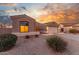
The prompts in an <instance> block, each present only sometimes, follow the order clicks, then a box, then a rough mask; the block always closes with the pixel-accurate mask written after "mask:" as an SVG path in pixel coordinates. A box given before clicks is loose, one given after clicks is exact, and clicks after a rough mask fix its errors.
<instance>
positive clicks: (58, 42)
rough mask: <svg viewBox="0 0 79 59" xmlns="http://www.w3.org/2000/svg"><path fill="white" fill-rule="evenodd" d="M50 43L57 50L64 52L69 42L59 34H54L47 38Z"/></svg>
mask: <svg viewBox="0 0 79 59" xmlns="http://www.w3.org/2000/svg"><path fill="white" fill-rule="evenodd" d="M47 43H48V45H49V46H50V47H51V48H53V49H54V50H55V51H57V52H64V51H65V50H66V46H67V42H65V41H63V40H62V39H61V38H60V37H58V36H55V35H54V36H52V37H49V38H48V39H47Z"/></svg>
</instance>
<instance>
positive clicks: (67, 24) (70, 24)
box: [60, 23, 77, 27]
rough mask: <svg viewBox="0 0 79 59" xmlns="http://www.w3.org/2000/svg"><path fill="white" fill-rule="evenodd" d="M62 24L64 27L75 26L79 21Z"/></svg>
mask: <svg viewBox="0 0 79 59" xmlns="http://www.w3.org/2000/svg"><path fill="white" fill-rule="evenodd" d="M60 24H62V25H64V27H68V26H73V25H75V24H77V23H60Z"/></svg>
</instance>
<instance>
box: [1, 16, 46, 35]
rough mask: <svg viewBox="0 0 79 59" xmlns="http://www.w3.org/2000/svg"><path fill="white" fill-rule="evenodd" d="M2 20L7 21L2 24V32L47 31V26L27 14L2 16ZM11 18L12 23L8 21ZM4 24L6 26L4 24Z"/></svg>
mask: <svg viewBox="0 0 79 59" xmlns="http://www.w3.org/2000/svg"><path fill="white" fill-rule="evenodd" d="M0 20H3V21H4V22H5V23H3V24H2V23H1V22H2V21H0V23H1V25H0V33H1V34H2V33H29V32H40V31H42V32H43V31H44V32H45V31H46V26H45V25H44V24H40V23H38V22H36V21H35V19H34V18H32V17H30V16H27V15H15V16H0ZM6 20H10V22H11V23H10V24H9V23H6ZM3 25H4V26H3Z"/></svg>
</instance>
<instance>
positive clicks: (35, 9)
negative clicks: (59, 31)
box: [0, 3, 79, 23]
mask: <svg viewBox="0 0 79 59" xmlns="http://www.w3.org/2000/svg"><path fill="white" fill-rule="evenodd" d="M20 14H26V15H29V16H31V17H33V18H35V19H36V21H38V22H40V23H47V22H53V21H55V22H58V23H60V22H79V20H78V19H79V4H78V3H74V4H73V3H59V4H57V3H50V4H48V3H11V4H10V3H7V4H5V3H0V16H4V15H20Z"/></svg>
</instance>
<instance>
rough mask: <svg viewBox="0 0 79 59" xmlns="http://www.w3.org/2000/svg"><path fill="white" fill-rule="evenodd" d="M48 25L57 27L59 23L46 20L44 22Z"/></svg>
mask: <svg viewBox="0 0 79 59" xmlns="http://www.w3.org/2000/svg"><path fill="white" fill-rule="evenodd" d="M45 24H46V25H47V26H48V27H58V25H59V24H57V23H56V22H48V23H45Z"/></svg>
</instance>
